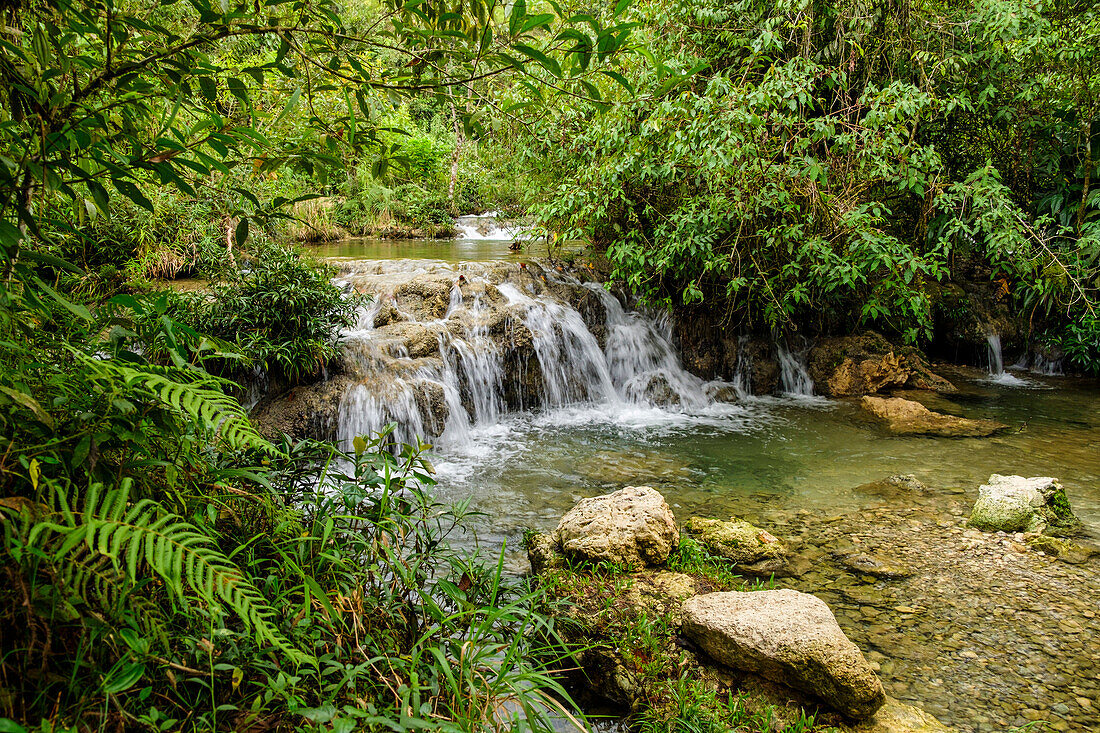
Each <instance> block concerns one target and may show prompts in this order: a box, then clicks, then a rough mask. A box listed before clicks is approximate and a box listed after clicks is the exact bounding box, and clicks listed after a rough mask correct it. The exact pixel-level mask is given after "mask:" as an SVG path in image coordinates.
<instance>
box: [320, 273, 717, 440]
mask: <svg viewBox="0 0 1100 733" xmlns="http://www.w3.org/2000/svg"><path fill="white" fill-rule="evenodd" d="M345 268H346V270H347V271H346V272H345V274H344V275H343V276H342V277H341V278H340V281H341V282H342V283H343V284H345V285H348V286H351V287H354V288H355V289H357V290H359V291H360V292H364V293H368V294H370V295H371V296H372V297H373V300H372V302H371V303H370V304H369V305H368V306H366V307H364V308H363V309H362V310H361V312H360V317H359V322H358V324H357V325H356V327H355V328H353V329H349V330H348V331H346V332H345V333H344V334H342V339H341V348H342V363H343V367H344V373H345V374H346V375H347V376H348V377H349V378H350V379H351V380H352V382H353V383H354V385H353V386H352V387H351V388H349V389H348V390H347V391H346V392H345V393H344V394H343V397H342V399H341V401H340V404H339V413H338V414H339V418H338V421H337V422H338V425H337V433H338V437H339V439H340V440H341V442H343V443H344V444H345V445H348V444H350V441H351V439H352V438H353V437H354V436H356V435H361V434H364V433H367V432H372V431H377V430H379V429H381V428H382V427H383V426H385V425H386V424H387V423H391V422H395V423H397V428H396V430H395V438H396V439H397V440H399V441H403V442H409V441H411V440H413V439H414V438H415V437H417V436H421V437H424V438H427V439H430V440H432V441H433V442H434V443H436V444H438V445H442V446H452V447H453V446H459V445H463V444H465V443H467V442H469V441H470V440H471V438H472V435H473V434H475V433H477V432H478V431H484V430H485V429H488V428H491V427H492V426H494V425H496V424H497V423H500V422H501V421H503V420H504V418H505V417H506V415H507V414H508V413H509V412H512V411H517V410H525V409H530V408H535V409H539V410H542V411H554V410H560V409H563V408H569V409H570V410H573V411H574V413H576V411H577V409H579V410H580V413H579V414H591V415H593V416H594V417H602V418H608V417H609V416H610V417H613V416H615V415H619V414H623V415H625V414H628V413H629V414H635V413H636V412H637V410H638V408H641V409H642V410H650V411H652V410H654V409H657V410H660V411H661V414H675V413H685V412H688V411H699V410H711V409H719V408H718V405H717V403H716V402H715V400H714V398H713V397H712V395H716V394H718V393H720V391H721V390H720V389H718V388H719V387H722V386H726V387H728V386H729V385H724V383H723V384H718V383H710V384H708V383H706V382H704V381H703V380H701V379H699V378H698V377H696V376H694V375H692V374H690V373H689V372H687V371H686V370H685V369H684V367H683V365H682V364H681V362H680V358H679V356H678V354H677V352H676V348H675V346H674V343H673V336H672V326H671V323H670V319H669V317H668V315H667V314H665V313H648V312H640V311H635V310H630V309H628V308H625V307H624V306H623V304H622V303H620V302H619V300H618V299H617V298H615V296H613V295H612V294H611V293H609V292H608V291H607V290H606V289H605V288H604V287H603V286H602V285H599V284H596V283H585V284H582V283H581V282H580V281H578V280H577V279H576V278H574V277H572V276H571V275H568V274H566V273H562V272H560V271H557V270H555V269H551V268H548V267H543V266H542V265H540V264H538V263H537V262H535V263H527V264H519V263H509V262H495V263H494V262H490V263H476V262H466V263H456V264H447V263H441V262H427V263H426V262H419V263H415V262H412V261H408V260H404V261H402V260H396V261H377V262H367V261H364V262H358V263H350V264H347V265H346V266H345ZM726 409H730V408H726ZM632 410H633V411H634V412H631V411H632ZM647 414H648V413H647Z"/></svg>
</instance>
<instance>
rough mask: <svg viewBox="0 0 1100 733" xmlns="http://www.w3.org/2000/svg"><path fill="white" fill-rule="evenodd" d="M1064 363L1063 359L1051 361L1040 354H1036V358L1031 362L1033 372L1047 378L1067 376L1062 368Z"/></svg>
mask: <svg viewBox="0 0 1100 733" xmlns="http://www.w3.org/2000/svg"><path fill="white" fill-rule="evenodd" d="M1062 361H1063V359H1062V357H1058V358H1054V359H1051V358H1048V357H1047V356H1045V355H1043V354H1041V353H1039V352H1035V355H1034V358H1033V359H1032V360H1031V371H1033V372H1035V373H1036V374H1042V375H1043V376H1046V377H1061V376H1064V375H1065V371H1064V370H1063V368H1062Z"/></svg>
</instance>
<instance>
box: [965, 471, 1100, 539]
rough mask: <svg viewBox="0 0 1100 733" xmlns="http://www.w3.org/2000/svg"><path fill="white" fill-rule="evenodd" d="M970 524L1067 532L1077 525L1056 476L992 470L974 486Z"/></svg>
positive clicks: (993, 528) (997, 528)
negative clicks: (1022, 474) (974, 498)
mask: <svg viewBox="0 0 1100 733" xmlns="http://www.w3.org/2000/svg"><path fill="white" fill-rule="evenodd" d="M969 523H970V526H971V527H977V528H978V529H983V530H986V531H994V532H995V531H1001V532H1046V533H1048V534H1054V535H1058V534H1062V535H1064V534H1068V533H1072V532H1075V531H1076V530H1078V529H1079V528H1080V526H1081V521H1080V520H1079V519H1077V517H1076V516H1074V514H1073V511H1072V510H1071V509H1070V506H1069V500H1068V499H1067V498H1066V490H1065V489H1064V488H1062V484H1060V483H1059V482H1058V479H1055V478H1049V477H1046V476H1038V477H1032V478H1024V477H1023V476H1001V475H1000V474H996V473H995V474H993V475H992V476H990V477H989V481H988V483H985V484H983V485H982V486H980V487H978V500H977V501H976V502H975V503H974V510H973V511H972V512H971V513H970V522H969Z"/></svg>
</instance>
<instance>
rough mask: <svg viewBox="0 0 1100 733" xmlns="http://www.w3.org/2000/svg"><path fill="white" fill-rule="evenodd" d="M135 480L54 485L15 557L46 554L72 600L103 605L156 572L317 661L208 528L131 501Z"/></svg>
mask: <svg viewBox="0 0 1100 733" xmlns="http://www.w3.org/2000/svg"><path fill="white" fill-rule="evenodd" d="M132 485H133V481H132V480H131V479H129V478H126V479H123V480H122V481H121V482H120V483H119V484H118V485H117V486H112V487H105V486H104V485H103V484H93V485H92V486H90V487H89V488H88V490H87V492H86V493H85V494H84V496H83V498H82V499H79V500H77V499H75V497H74V496H73V494H75V493H76V492H74V491H72V488H71V487H69V488H58V487H56V486H52V487H51V490H50V506H49V510H50V511H49V513H48V514H47V515H46V516H45V517H38V516H36V515H37V514H38V513H39V512H34V511H31V507H28V506H27V505H24V506H23V507H22V510H21V511H20V512H19V520H20V521H19V525H18V526H19V529H18V530H17V531H16V532H15V535H16V536H15V537H9V538H7V544H8V548H9V550H12V551H13V552H12V555H13V557H14V558H15V559H16V560H17V561H18V560H21V559H23V558H25V557H29V556H39V557H45V558H47V559H48V561H49V563H50V564H51V565H52V566H53V567H54V568H55V569H56V575H55V577H56V578H57V580H59V581H60V584H61V586H62V590H63V592H64V593H65V594H66V595H67V596H68V597H69V599H70V600H71V601H72V602H76V603H87V602H92V603H94V604H95V605H98V606H100V607H102V608H111V607H117V606H118V605H119V603H120V596H124V595H126V594H127V593H128V592H132V591H133V590H134V589H135V588H137V587H138V585H139V584H140V583H141V582H142V581H143V580H145V579H146V578H147V576H148V575H149V574H150V573H152V574H154V575H155V576H156V577H157V578H159V580H160V584H161V587H163V588H164V590H165V591H166V592H167V593H168V594H169V595H170V596H171V597H172V599H173V600H174V601H175V602H177V603H179V604H182V605H185V606H186V605H187V604H189V603H191V602H192V601H193V600H198V601H200V602H202V603H205V604H207V605H208V606H215V607H216V606H219V605H220V606H223V607H224V608H225V609H227V610H229V611H230V612H232V613H233V614H234V615H236V616H237V618H239V619H240V620H241V622H242V623H243V624H244V625H245V626H246V628H247V629H249V630H250V631H251V632H252V633H254V634H255V635H256V637H257V639H258V640H260V641H261V642H265V643H267V644H270V645H271V646H274V647H275V648H277V649H278V650H279V651H281V652H283V653H284V654H285V655H287V657H288V658H290V659H292V660H293V661H295V662H297V663H299V664H304V663H309V662H313V663H316V660H314V659H313V658H312V656H311V655H309V654H306V653H304V652H302V651H301V650H299V649H297V648H295V647H294V646H293V645H292V644H291V643H290V642H289V641H288V640H287V638H286V637H285V636H284V634H283V633H282V632H281V631H280V630H279V628H278V626H277V623H276V620H275V619H276V613H275V611H274V609H272V608H271V607H270V606H269V605H268V603H267V601H266V600H265V599H264V596H263V594H262V593H261V592H260V591H259V590H257V589H256V587H255V586H254V585H253V584H252V582H251V581H250V579H249V578H248V577H247V576H246V575H245V574H244V573H243V572H242V571H241V569H240V568H238V567H237V566H236V565H235V564H234V563H233V562H232V561H231V560H229V558H227V557H226V556H225V555H224V554H223V553H222V551H221V550H220V549H219V548H218V547H217V545H216V544H215V543H214V541H213V539H212V538H211V537H210V536H209V535H207V534H206V533H205V532H203V531H202V530H201V529H199V528H198V527H196V526H195V525H194V524H192V523H190V522H188V521H186V520H184V519H183V518H182V517H180V516H179V515H176V514H173V513H171V512H167V511H165V510H164V509H163V508H162V507H161V506H160V505H159V504H158V503H157V502H155V501H152V500H151V499H141V500H138V501H131V495H130V494H131V488H132ZM8 512H9V514H13V512H11V510H8ZM13 518H14V517H13ZM119 581H123V582H124V583H125V585H123V586H122V587H120V583H119Z"/></svg>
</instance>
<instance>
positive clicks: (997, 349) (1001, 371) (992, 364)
mask: <svg viewBox="0 0 1100 733" xmlns="http://www.w3.org/2000/svg"><path fill="white" fill-rule="evenodd" d="M985 340H986V352H987V354H988V357H989V381H990V382H993V383H994V384H999V385H1001V386H1003V387H1031V386H1034V384H1033V383H1032V382H1031V381H1030V380H1028V379H1024V378H1023V377H1018V376H1016V375H1015V374H1009V373H1008V372H1006V371H1005V362H1004V356H1003V355H1002V354H1001V337H1000V335H998V334H995V333H989V334H987V335H986V337H985Z"/></svg>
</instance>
